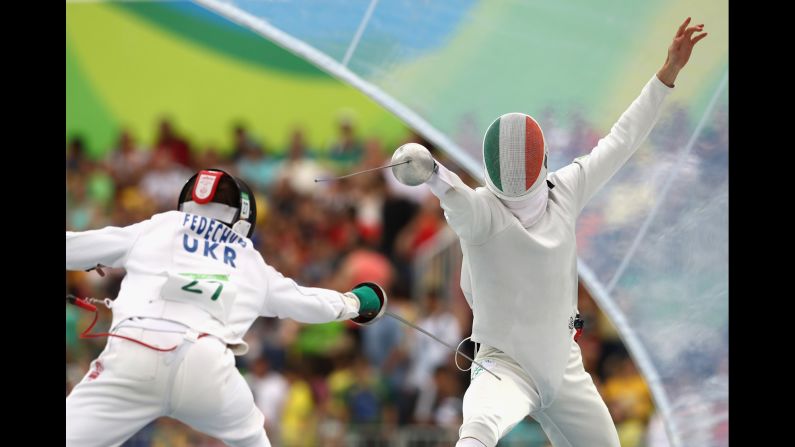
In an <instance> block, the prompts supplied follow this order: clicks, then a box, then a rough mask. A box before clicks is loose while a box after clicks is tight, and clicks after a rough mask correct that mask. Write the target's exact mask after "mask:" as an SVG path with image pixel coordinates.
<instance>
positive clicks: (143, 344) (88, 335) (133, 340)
mask: <svg viewBox="0 0 795 447" xmlns="http://www.w3.org/2000/svg"><path fill="white" fill-rule="evenodd" d="M78 300H79V299H78ZM81 301H82V300H81ZM98 319H99V312H97V311H96V309H95V310H94V321H92V322H91V325H90V326H88V328H87V329H86V330H84V331H83V333H82V334H80V338H99V337H119V338H123V339H125V340H129V341H131V342H134V343H138V344H139V345H142V346H146V347H147V348H149V349H154V350H155V351H160V352H169V351H173V350H175V349H177V345H174V346H172V347H171V348H168V349H164V348H158V347H157V346H152V345H150V344H148V343H144V342H142V341H140V340H136V339H134V338H130V337H125V336H124V335H118V334H111V333H108V332H102V333H96V334H89V332H90V331H91V329H93V328H94V325H95V324H97V320H98Z"/></svg>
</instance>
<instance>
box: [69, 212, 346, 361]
mask: <svg viewBox="0 0 795 447" xmlns="http://www.w3.org/2000/svg"><path fill="white" fill-rule="evenodd" d="M97 264H102V265H105V266H109V267H123V268H125V269H126V270H127V275H126V276H125V277H124V280H123V281H122V284H121V290H120V291H119V296H118V297H117V298H116V301H115V302H114V303H113V323H112V326H111V327H113V328H115V327H116V326H117V325H118V324H119V323H121V322H122V321H125V320H127V319H129V318H133V317H147V318H157V319H164V320H171V321H176V322H179V323H182V324H184V325H187V326H189V327H191V328H193V329H194V330H196V331H198V332H206V333H208V334H212V335H215V336H217V337H219V338H221V339H222V340H224V341H225V342H226V343H227V344H229V345H230V346H231V347H232V350H233V352H234V353H235V354H236V355H242V354H244V353H245V352H246V351H247V350H248V346H247V344H246V343H245V342H244V341H243V335H244V334H245V333H246V331H247V330H248V329H249V328H250V327H251V325H252V324H253V323H254V320H255V319H256V318H257V317H259V316H265V317H279V318H291V319H293V320H296V321H300V322H303V323H325V322H329V321H334V320H344V319H349V318H354V317H356V316H357V315H358V311H359V300H358V299H357V298H356V297H355V296H353V295H352V294H350V293H347V294H342V293H339V292H335V291H333V290H328V289H320V288H314V287H301V286H299V285H298V284H296V283H295V281H293V280H292V279H289V278H285V277H284V276H282V274H281V273H279V272H277V271H276V270H275V269H274V268H273V267H271V266H269V265H268V264H266V263H265V260H264V259H263V258H262V256H261V255H260V254H259V252H258V251H257V250H255V249H254V247H253V244H252V242H251V240H250V239H248V238H243V237H241V236H240V235H238V234H237V233H234V232H233V231H232V230H231V229H230V228H229V227H227V226H225V225H223V224H221V223H220V222H218V221H216V220H214V219H209V218H207V217H203V216H197V215H195V214H189V213H184V212H181V211H169V212H165V213H161V214H156V215H154V216H152V218H151V219H149V220H145V221H143V222H140V223H137V224H133V225H130V226H127V227H124V228H119V227H106V228H103V229H101V230H92V231H82V232H71V231H67V232H66V269H67V270H86V269H89V268H92V267H95V266H96V265H97Z"/></svg>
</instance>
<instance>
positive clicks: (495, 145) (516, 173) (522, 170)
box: [483, 113, 547, 201]
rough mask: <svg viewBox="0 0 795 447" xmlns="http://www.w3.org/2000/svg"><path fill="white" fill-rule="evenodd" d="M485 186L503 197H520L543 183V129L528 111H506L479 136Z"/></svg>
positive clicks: (544, 172) (544, 181) (544, 153)
mask: <svg viewBox="0 0 795 447" xmlns="http://www.w3.org/2000/svg"><path fill="white" fill-rule="evenodd" d="M483 163H484V164H485V165H486V186H487V187H488V188H489V190H490V191H491V192H493V193H494V195H496V196H497V197H499V198H501V199H504V200H509V201H513V200H522V199H523V198H525V197H527V196H528V195H529V194H531V193H533V192H535V191H537V190H538V188H541V187H546V179H547V149H546V141H545V140H544V133H543V132H542V131H541V126H539V125H538V123H537V122H536V120H534V119H533V118H532V117H531V116H530V115H525V114H524V113H507V114H505V115H502V116H501V117H499V118H497V120H495V121H494V122H493V123H491V125H490V126H489V128H488V130H486V135H485V137H483Z"/></svg>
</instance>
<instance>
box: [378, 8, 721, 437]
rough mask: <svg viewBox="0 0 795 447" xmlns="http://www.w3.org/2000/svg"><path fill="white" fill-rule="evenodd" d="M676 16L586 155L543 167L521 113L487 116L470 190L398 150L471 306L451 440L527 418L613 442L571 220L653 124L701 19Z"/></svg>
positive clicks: (410, 150)
mask: <svg viewBox="0 0 795 447" xmlns="http://www.w3.org/2000/svg"><path fill="white" fill-rule="evenodd" d="M689 20H690V19H688V20H686V21H685V23H684V24H682V25H681V26H680V28H679V30H678V31H677V33H676V36H675V38H674V42H673V44H672V45H671V46H670V48H669V50H668V58H667V59H666V62H665V64H664V65H663V68H661V69H660V70H659V71H658V72H657V74H656V75H655V76H653V77H652V78H651V79H650V80H649V81H648V83H647V84H646V85H645V86H644V87H643V89H642V91H641V92H640V95H639V96H638V97H637V98H636V99H635V101H634V102H633V103H632V104H631V105H630V107H629V108H628V109H627V110H626V111H625V112H624V113H623V114H622V115H621V117H620V118H619V120H618V122H617V123H616V124H615V125H614V126H613V127H612V129H611V131H610V133H609V134H608V135H607V136H606V137H605V138H603V139H601V140H600V141H599V143H598V144H597V146H596V147H595V148H594V149H593V150H592V151H591V152H590V154H588V155H585V156H583V157H580V158H577V159H576V160H574V162H573V163H571V164H569V165H568V166H565V167H563V168H561V169H559V170H557V171H555V172H552V173H548V172H547V146H546V142H545V139H544V135H543V133H542V131H541V128H540V127H539V125H538V124H537V123H536V121H535V120H534V119H533V118H532V117H530V116H529V115H525V114H521V113H509V114H506V115H503V116H501V117H500V118H498V119H497V120H496V121H494V122H493V123H492V124H491V126H490V127H489V128H488V130H487V131H486V134H485V137H484V141H483V161H484V165H485V171H486V172H485V180H486V187H479V188H477V189H475V190H473V189H471V188H470V187H468V186H467V185H466V184H464V183H463V182H462V181H461V179H460V178H459V177H458V176H457V175H455V174H454V173H452V172H450V171H449V170H447V169H446V168H445V167H444V166H442V165H441V164H439V163H438V162H436V161H435V160H433V159H432V158H431V155H430V153H429V152H428V151H427V149H425V148H424V147H422V146H420V145H418V144H414V143H410V144H407V145H404V146H401V147H400V148H398V150H397V151H396V152H395V154H394V155H393V157H392V163H403V162H406V161H409V162H408V163H406V164H401V165H397V166H394V167H393V168H392V170H393V172H394V174H395V176H396V177H397V178H398V180H400V181H401V182H403V183H405V184H408V185H417V184H421V183H427V184H428V185H429V186H430V187H431V190H432V191H433V193H434V194H435V195H436V196H437V197H438V198H439V200H440V203H441V206H442V208H443V209H444V214H445V217H446V219H447V222H448V224H449V225H450V226H451V227H452V229H453V230H454V231H455V232H456V233H457V234H458V236H459V241H460V244H461V249H462V251H463V261H462V266H461V288H462V290H463V292H464V296H465V297H466V300H467V302H468V303H469V305H470V306H471V308H472V313H473V327H472V341H474V342H476V343H480V344H481V347H480V349H479V350H478V352H477V356H476V360H478V361H479V362H480V363H482V364H483V366H484V367H486V368H488V369H489V370H491V371H492V372H494V373H496V375H497V376H499V377H500V378H501V380H498V379H497V378H495V377H494V376H492V375H490V374H483V371H482V369H481V368H480V367H478V366H474V367H473V368H472V372H471V383H470V386H469V388H468V389H467V391H466V394H465V395H464V408H463V413H464V414H463V416H464V417H463V423H462V426H461V428H460V431H459V438H460V439H459V442H458V444H457V446H459V447H463V446H473V447H482V446H487V447H492V446H494V445H496V444H497V442H498V441H499V439H500V438H502V437H503V436H504V435H505V434H507V433H508V431H510V430H511V428H513V427H514V426H515V425H516V424H517V423H519V422H520V421H521V420H522V419H523V418H524V417H525V416H527V415H530V416H532V417H533V418H534V419H536V420H537V421H538V422H539V423H540V425H541V427H542V428H543V430H544V432H545V433H546V434H547V436H548V437H549V439H550V440H551V441H552V444H553V445H554V446H555V447H580V446H600V447H602V446H618V445H619V441H618V435H617V432H616V428H615V425H614V424H613V422H612V419H611V417H610V413H609V412H608V409H607V406H606V405H605V403H604V402H603V400H602V399H601V397H600V395H599V393H598V391H597V389H596V387H595V385H594V383H593V380H592V379H591V377H590V376H589V375H588V374H587V373H586V372H585V369H584V368H583V363H582V356H581V353H580V348H579V345H578V344H577V343H576V341H575V340H574V338H575V333H576V330H575V326H576V325H575V322H576V316H577V252H576V246H575V223H576V220H577V217H578V215H579V214H580V212H581V211H582V209H583V207H585V205H586V204H587V203H588V201H589V199H591V197H593V195H594V194H595V193H596V192H597V191H598V190H599V189H600V188H601V187H602V186H603V185H604V184H605V183H606V182H607V181H608V180H609V179H610V178H611V177H612V176H613V175H614V174H615V173H616V171H617V170H618V169H619V168H620V167H621V166H622V165H623V164H624V163H625V162H626V161H627V160H628V159H629V158H630V157H631V156H632V154H633V153H634V152H635V150H636V149H637V148H638V147H639V146H640V144H641V143H642V142H643V141H644V139H645V138H646V136H647V135H648V134H649V132H650V131H651V130H652V128H653V126H654V124H655V122H656V120H657V118H658V115H659V112H660V110H661V108H662V106H663V104H664V100H665V98H666V97H667V96H668V94H669V93H670V92H671V90H672V89H673V84H674V80H675V79H676V75H677V74H678V72H679V70H681V68H682V67H683V66H684V65H685V64H686V63H687V60H688V59H689V56H690V52H691V50H692V47H693V45H695V43H696V42H698V41H699V40H700V39H702V38H703V37H704V36H706V34H699V35H697V36H695V37H693V34H694V33H695V32H696V31H699V32H700V31H702V29H703V25H699V26H695V27H690V28H688V27H687V24H688V23H689Z"/></svg>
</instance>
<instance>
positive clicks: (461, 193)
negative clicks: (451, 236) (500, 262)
mask: <svg viewBox="0 0 795 447" xmlns="http://www.w3.org/2000/svg"><path fill="white" fill-rule="evenodd" d="M436 165H437V166H438V170H437V171H436V172H434V173H433V175H431V178H430V179H429V180H428V181H427V183H428V186H430V187H431V192H433V194H434V195H435V196H436V197H438V198H439V202H440V203H441V205H442V209H444V216H445V218H446V219H447V223H448V224H450V227H451V228H452V229H453V231H455V232H456V234H458V236H459V237H460V238H462V239H466V240H469V241H471V242H475V243H477V242H478V241H482V240H484V239H486V238H487V237H488V235H489V234H490V230H491V224H492V222H491V210H490V208H489V204H488V203H487V202H486V198H485V197H483V196H481V195H480V194H478V193H476V192H475V190H473V189H472V188H470V187H469V186H467V185H466V184H465V183H464V182H463V181H462V180H461V178H459V177H458V176H457V175H456V174H454V173H453V172H451V171H450V170H448V169H447V168H445V167H444V166H442V164H441V163H439V162H438V161H437V162H436Z"/></svg>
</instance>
